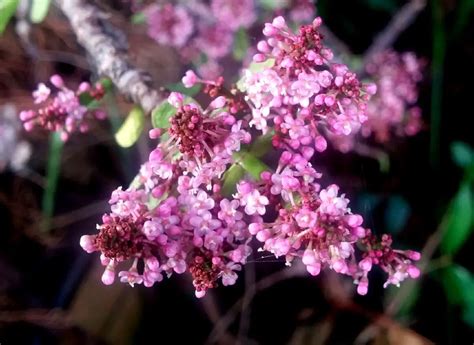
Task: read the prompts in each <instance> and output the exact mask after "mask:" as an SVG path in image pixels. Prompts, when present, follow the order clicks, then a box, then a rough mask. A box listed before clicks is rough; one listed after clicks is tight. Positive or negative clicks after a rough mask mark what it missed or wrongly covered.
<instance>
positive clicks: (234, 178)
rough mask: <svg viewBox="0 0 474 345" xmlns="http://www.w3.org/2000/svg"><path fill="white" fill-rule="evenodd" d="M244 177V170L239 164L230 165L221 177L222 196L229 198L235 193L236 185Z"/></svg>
mask: <svg viewBox="0 0 474 345" xmlns="http://www.w3.org/2000/svg"><path fill="white" fill-rule="evenodd" d="M244 175H245V170H244V168H243V167H242V166H241V165H240V164H232V165H231V167H230V168H229V169H228V170H227V171H226V172H225V174H224V176H223V180H224V183H223V184H222V189H221V193H222V195H224V196H230V195H232V193H234V192H235V191H236V186H237V183H238V182H239V181H240V180H241V179H242V177H243V176H244Z"/></svg>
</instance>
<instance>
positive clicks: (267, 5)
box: [236, 0, 288, 10]
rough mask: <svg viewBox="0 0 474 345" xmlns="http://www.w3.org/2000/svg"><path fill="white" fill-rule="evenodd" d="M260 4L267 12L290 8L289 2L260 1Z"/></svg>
mask: <svg viewBox="0 0 474 345" xmlns="http://www.w3.org/2000/svg"><path fill="white" fill-rule="evenodd" d="M236 1H239V0H236ZM259 3H260V6H262V7H263V8H264V9H265V10H279V9H282V8H286V7H287V6H288V0H259Z"/></svg>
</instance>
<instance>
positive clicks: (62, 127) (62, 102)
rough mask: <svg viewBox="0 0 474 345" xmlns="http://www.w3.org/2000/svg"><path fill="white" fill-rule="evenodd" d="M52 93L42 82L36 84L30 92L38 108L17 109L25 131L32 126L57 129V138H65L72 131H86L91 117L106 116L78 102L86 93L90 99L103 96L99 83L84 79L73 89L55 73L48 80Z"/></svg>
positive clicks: (100, 111) (103, 117)
mask: <svg viewBox="0 0 474 345" xmlns="http://www.w3.org/2000/svg"><path fill="white" fill-rule="evenodd" d="M50 82H51V84H52V86H53V87H54V89H53V90H55V94H54V96H53V94H52V90H51V89H50V88H49V87H48V86H46V85H45V84H43V83H40V84H39V85H38V88H37V90H36V91H34V92H33V98H34V101H35V103H36V104H40V105H41V106H42V107H41V108H40V109H37V110H24V111H22V112H20V119H21V121H23V127H24V128H25V129H26V130H27V131H31V130H33V129H34V128H35V127H41V128H44V129H46V130H48V131H58V132H61V138H62V140H63V141H66V140H67V139H68V138H69V136H70V134H71V133H73V132H76V131H80V132H86V131H87V130H88V129H89V123H88V122H89V121H90V120H94V119H99V120H103V119H105V117H106V114H105V112H104V111H102V110H100V109H94V110H91V109H88V108H87V106H86V105H83V104H81V100H80V98H81V96H83V95H84V96H87V97H88V98H90V99H91V100H96V101H99V100H100V99H102V97H103V96H104V93H105V91H104V88H103V86H102V84H100V83H97V84H96V85H95V86H91V85H90V84H89V83H87V82H83V83H81V84H80V85H79V87H78V89H77V90H76V91H73V90H71V89H69V88H67V87H66V86H65V85H64V81H63V79H62V78H61V77H60V76H59V75H53V76H52V77H51V79H50Z"/></svg>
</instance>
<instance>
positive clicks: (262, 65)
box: [248, 59, 275, 73]
mask: <svg viewBox="0 0 474 345" xmlns="http://www.w3.org/2000/svg"><path fill="white" fill-rule="evenodd" d="M273 65H275V59H266V60H265V61H263V62H252V63H251V64H250V66H249V68H248V69H249V70H250V72H253V73H256V72H261V71H263V70H265V69H267V68H271V67H273Z"/></svg>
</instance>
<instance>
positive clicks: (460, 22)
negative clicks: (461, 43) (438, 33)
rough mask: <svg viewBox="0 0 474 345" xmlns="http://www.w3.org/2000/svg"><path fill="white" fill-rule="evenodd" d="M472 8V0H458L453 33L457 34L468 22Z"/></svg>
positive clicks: (473, 5)
mask: <svg viewBox="0 0 474 345" xmlns="http://www.w3.org/2000/svg"><path fill="white" fill-rule="evenodd" d="M473 10H474V0H460V1H458V6H457V13H456V16H455V18H456V22H455V23H454V28H453V34H454V35H459V34H460V33H461V31H462V30H464V28H465V27H466V25H467V23H469V19H470V17H471V16H472V13H473Z"/></svg>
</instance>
